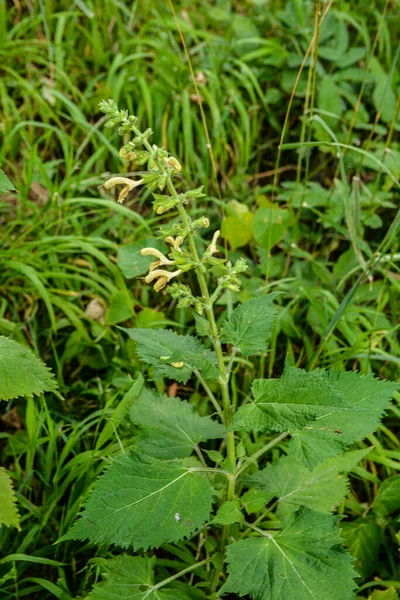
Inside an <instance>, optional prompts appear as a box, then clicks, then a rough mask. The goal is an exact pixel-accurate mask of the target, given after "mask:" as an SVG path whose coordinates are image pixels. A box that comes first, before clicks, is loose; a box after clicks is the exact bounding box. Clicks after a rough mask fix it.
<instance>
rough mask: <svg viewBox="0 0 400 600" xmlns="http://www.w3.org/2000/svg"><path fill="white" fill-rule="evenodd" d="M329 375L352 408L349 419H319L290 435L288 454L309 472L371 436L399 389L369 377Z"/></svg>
mask: <svg viewBox="0 0 400 600" xmlns="http://www.w3.org/2000/svg"><path fill="white" fill-rule="evenodd" d="M329 373H330V377H331V383H332V385H333V386H334V387H335V389H336V391H337V392H338V393H339V394H341V395H342V397H343V398H344V399H345V400H346V401H347V402H348V404H349V405H350V406H351V417H350V418H349V413H348V412H347V411H344V412H339V413H338V412H336V413H335V414H332V415H329V414H328V415H326V416H321V417H320V418H319V419H318V422H316V423H315V424H314V423H311V424H310V425H309V426H308V427H305V428H303V429H299V430H298V431H295V432H294V433H293V434H292V435H293V437H292V440H291V441H290V444H289V454H290V455H291V456H294V457H296V458H298V459H299V460H301V461H302V462H303V463H304V464H305V465H306V466H308V467H309V468H313V467H314V466H315V465H316V464H317V463H318V462H320V461H322V460H325V459H326V458H329V457H332V456H336V455H337V454H339V452H342V451H343V450H345V449H346V448H347V447H348V446H349V445H350V444H353V443H354V442H358V441H359V440H362V439H363V438H365V437H366V436H368V435H370V434H371V433H373V432H374V431H375V430H376V429H377V427H378V425H379V422H380V420H381V418H382V416H383V415H384V411H385V408H387V407H388V405H389V402H390V400H391V398H392V396H393V393H394V392H395V391H396V390H397V389H398V388H399V384H398V383H394V382H391V381H382V380H379V379H374V377H373V376H372V375H360V374H359V373H355V372H352V373H340V372H335V371H330V372H329Z"/></svg>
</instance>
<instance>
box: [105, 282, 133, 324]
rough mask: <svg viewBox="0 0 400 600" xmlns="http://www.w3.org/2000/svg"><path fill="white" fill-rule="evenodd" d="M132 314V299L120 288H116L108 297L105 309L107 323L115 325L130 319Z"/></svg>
mask: <svg viewBox="0 0 400 600" xmlns="http://www.w3.org/2000/svg"><path fill="white" fill-rule="evenodd" d="M132 315H133V300H132V298H131V297H129V296H127V294H125V292H123V291H122V290H117V291H116V292H115V293H114V294H113V295H112V296H111V298H110V305H109V308H108V311H107V316H106V323H107V324H108V325H117V323H122V321H126V320H127V319H130V317H132Z"/></svg>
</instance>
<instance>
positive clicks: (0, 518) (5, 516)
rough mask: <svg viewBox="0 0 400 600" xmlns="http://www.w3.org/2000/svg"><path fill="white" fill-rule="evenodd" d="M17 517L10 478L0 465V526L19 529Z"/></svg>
mask: <svg viewBox="0 0 400 600" xmlns="http://www.w3.org/2000/svg"><path fill="white" fill-rule="evenodd" d="M19 518H20V517H19V514H18V510H17V507H16V497H15V492H14V489H13V486H12V483H11V479H10V477H9V476H8V473H7V472H6V471H5V470H4V469H2V468H1V467H0V526H1V525H5V526H6V527H16V528H17V529H20V526H19Z"/></svg>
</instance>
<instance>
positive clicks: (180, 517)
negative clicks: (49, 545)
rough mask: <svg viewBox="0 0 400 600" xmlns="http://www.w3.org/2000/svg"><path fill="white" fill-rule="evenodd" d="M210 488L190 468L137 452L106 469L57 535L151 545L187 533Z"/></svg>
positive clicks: (205, 511) (205, 507)
mask: <svg viewBox="0 0 400 600" xmlns="http://www.w3.org/2000/svg"><path fill="white" fill-rule="evenodd" d="M212 496H213V489H212V487H211V486H210V484H209V482H208V480H207V479H206V478H204V477H203V476H202V475H199V474H198V473H197V472H196V471H195V468H193V467H185V466H184V465H183V463H182V462H181V461H173V462H168V463H167V462H161V461H158V460H155V459H152V458H150V457H144V456H140V455H137V454H132V455H129V456H123V457H121V458H119V459H118V460H116V461H115V462H114V463H113V464H112V465H111V466H110V467H108V468H107V469H106V471H105V472H104V474H103V475H101V477H100V478H99V480H98V481H97V483H96V485H95V487H94V489H93V491H92V493H91V494H90V496H89V498H88V500H87V502H86V504H85V506H84V511H83V513H82V516H81V517H80V519H79V520H78V521H77V522H76V523H75V525H74V526H73V527H72V529H71V530H70V531H69V532H68V533H67V534H66V535H64V536H63V537H62V538H61V539H60V540H59V541H65V540H71V539H72V540H86V539H88V540H90V541H91V542H93V543H95V544H103V543H109V544H115V545H116V546H121V547H122V548H129V547H131V548H134V549H135V550H137V549H139V548H144V549H147V548H154V547H159V546H161V544H163V543H165V542H177V541H178V540H181V539H183V538H185V537H188V536H190V535H191V534H192V533H193V532H194V531H195V530H196V529H197V528H199V527H201V525H202V524H203V523H204V521H206V519H208V517H209V515H210V512H211V504H212Z"/></svg>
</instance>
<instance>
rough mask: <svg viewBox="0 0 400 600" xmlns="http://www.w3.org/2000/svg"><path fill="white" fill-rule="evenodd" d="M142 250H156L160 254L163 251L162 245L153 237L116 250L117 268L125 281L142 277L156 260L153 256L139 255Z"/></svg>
mask: <svg viewBox="0 0 400 600" xmlns="http://www.w3.org/2000/svg"><path fill="white" fill-rule="evenodd" d="M142 248H156V249H157V250H160V252H164V251H165V246H164V244H162V242H160V240H157V239H156V238H153V237H148V238H145V239H143V240H142V241H140V242H134V243H133V244H128V245H127V246H120V247H119V248H118V266H119V268H120V269H121V271H122V273H123V275H124V277H126V278H127V279H132V277H138V276H139V275H144V274H145V273H147V271H148V270H149V267H150V265H151V263H152V262H154V261H155V260H156V259H155V258H154V256H142V255H141V254H140V251H141V250H142Z"/></svg>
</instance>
